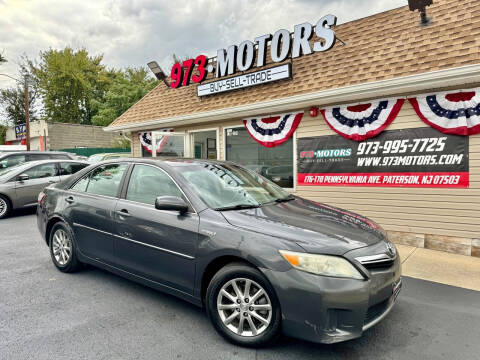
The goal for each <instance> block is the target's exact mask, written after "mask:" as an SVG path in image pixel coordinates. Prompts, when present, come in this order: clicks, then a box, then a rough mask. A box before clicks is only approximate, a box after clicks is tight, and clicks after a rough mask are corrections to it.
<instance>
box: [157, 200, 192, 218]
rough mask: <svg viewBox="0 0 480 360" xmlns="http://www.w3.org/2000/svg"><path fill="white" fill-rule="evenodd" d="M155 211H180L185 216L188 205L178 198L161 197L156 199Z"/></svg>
mask: <svg viewBox="0 0 480 360" xmlns="http://www.w3.org/2000/svg"><path fill="white" fill-rule="evenodd" d="M155 209H157V210H170V211H178V212H179V213H180V214H182V215H183V214H185V213H186V212H187V211H188V205H187V203H186V202H185V201H184V200H183V199H182V198H179V197H176V196H159V197H157V198H156V199H155Z"/></svg>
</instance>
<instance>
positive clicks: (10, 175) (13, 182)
mask: <svg viewBox="0 0 480 360" xmlns="http://www.w3.org/2000/svg"><path fill="white" fill-rule="evenodd" d="M88 165H89V164H88V163H87V162H84V161H73V160H59V159H57V160H42V161H31V162H27V163H24V164H19V165H16V166H12V167H8V168H6V169H0V219H3V218H5V217H6V216H8V214H9V213H10V212H11V210H13V209H18V208H23V207H29V206H35V205H36V204H37V198H38V194H39V193H40V192H41V191H42V190H43V189H44V188H45V187H46V186H48V185H50V184H53V183H57V182H59V181H62V180H64V179H66V178H68V177H69V176H70V175H72V174H75V173H76V172H77V171H79V170H81V169H83V168H84V167H86V166H88Z"/></svg>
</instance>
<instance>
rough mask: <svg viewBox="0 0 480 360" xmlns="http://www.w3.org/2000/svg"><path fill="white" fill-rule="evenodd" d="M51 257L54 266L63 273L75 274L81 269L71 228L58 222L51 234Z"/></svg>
mask: <svg viewBox="0 0 480 360" xmlns="http://www.w3.org/2000/svg"><path fill="white" fill-rule="evenodd" d="M49 243H50V256H51V257H52V261H53V264H54V265H55V266H56V267H57V269H58V270H60V271H62V272H66V273H69V272H74V271H77V270H78V269H79V268H80V262H79V261H78V260H77V254H76V248H75V239H74V237H73V233H72V231H71V230H70V228H69V227H68V226H67V225H66V224H64V223H62V222H58V223H56V224H55V225H53V228H52V231H51V232H50V242H49Z"/></svg>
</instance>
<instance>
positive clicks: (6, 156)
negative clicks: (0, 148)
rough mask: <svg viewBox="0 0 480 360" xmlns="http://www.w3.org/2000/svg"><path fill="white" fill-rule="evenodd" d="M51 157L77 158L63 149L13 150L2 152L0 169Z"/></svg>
mask: <svg viewBox="0 0 480 360" xmlns="http://www.w3.org/2000/svg"><path fill="white" fill-rule="evenodd" d="M49 159H63V160H75V155H74V154H70V153H68V152H62V151H13V152H7V153H1V154H0V169H6V168H9V167H11V166H15V165H18V164H23V163H26V162H29V161H38V160H49Z"/></svg>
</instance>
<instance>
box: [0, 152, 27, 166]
mask: <svg viewBox="0 0 480 360" xmlns="http://www.w3.org/2000/svg"><path fill="white" fill-rule="evenodd" d="M25 161H26V159H25V155H22V154H19V155H10V156H7V157H5V158H3V159H2V160H0V168H2V169H6V168H9V167H12V166H15V165H18V164H23V163H24V162H25Z"/></svg>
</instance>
